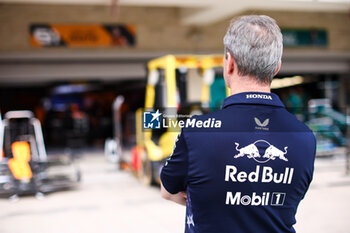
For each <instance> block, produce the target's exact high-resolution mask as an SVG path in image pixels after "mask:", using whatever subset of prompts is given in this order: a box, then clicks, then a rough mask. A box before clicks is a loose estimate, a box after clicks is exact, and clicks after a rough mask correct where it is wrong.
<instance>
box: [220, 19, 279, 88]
mask: <svg viewBox="0 0 350 233" xmlns="http://www.w3.org/2000/svg"><path fill="white" fill-rule="evenodd" d="M282 42H283V39H282V33H281V30H280V28H279V27H278V25H277V23H276V21H275V20H274V19H272V18H270V17H268V16H266V15H249V16H241V17H239V18H238V19H236V20H232V21H231V24H230V26H229V28H228V30H227V32H226V35H225V37H224V46H225V56H226V53H227V52H230V53H231V54H232V56H233V57H234V59H235V61H236V64H237V67H238V74H239V75H242V76H246V75H248V76H254V77H255V78H256V79H257V81H258V82H259V83H263V84H268V83H271V81H272V78H273V76H274V75H275V74H276V72H277V69H278V66H279V64H280V62H281V58H282V50H283V44H282Z"/></svg>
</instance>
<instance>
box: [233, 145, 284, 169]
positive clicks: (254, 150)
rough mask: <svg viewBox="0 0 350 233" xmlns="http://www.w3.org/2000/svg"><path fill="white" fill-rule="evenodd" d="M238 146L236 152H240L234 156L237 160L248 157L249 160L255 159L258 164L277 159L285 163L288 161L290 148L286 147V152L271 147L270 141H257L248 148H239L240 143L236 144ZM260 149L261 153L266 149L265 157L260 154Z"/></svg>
mask: <svg viewBox="0 0 350 233" xmlns="http://www.w3.org/2000/svg"><path fill="white" fill-rule="evenodd" d="M235 145H236V148H235V149H236V151H238V154H236V155H235V156H234V158H235V159H237V158H239V157H243V156H247V158H248V159H251V158H252V159H254V160H255V161H256V162H258V163H266V162H268V161H270V160H275V159H276V158H279V159H281V160H284V161H286V162H287V161H288V159H287V158H286V156H285V155H286V154H287V149H288V147H287V146H286V147H284V151H282V150H280V149H278V148H277V147H275V146H273V145H271V144H270V143H269V142H268V141H265V140H257V141H256V142H254V143H251V144H249V145H247V146H243V147H241V148H238V147H239V143H237V142H235ZM259 148H260V151H261V153H263V152H262V151H263V150H264V148H266V149H265V153H264V155H263V156H261V155H260V153H259Z"/></svg>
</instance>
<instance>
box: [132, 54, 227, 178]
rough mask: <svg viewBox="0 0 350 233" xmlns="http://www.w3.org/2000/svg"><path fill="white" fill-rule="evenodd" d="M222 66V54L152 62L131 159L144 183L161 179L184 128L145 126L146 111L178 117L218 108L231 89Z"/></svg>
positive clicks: (184, 56) (176, 57) (149, 63)
mask: <svg viewBox="0 0 350 233" xmlns="http://www.w3.org/2000/svg"><path fill="white" fill-rule="evenodd" d="M222 66H223V57H222V55H167V56H163V57H160V58H156V59H154V60H151V61H149V62H148V66H147V67H148V77H147V85H146V95H145V108H144V109H139V110H137V112H136V143H137V145H136V146H135V147H134V148H133V150H132V162H131V167H132V169H133V170H134V172H135V173H136V174H137V175H138V176H139V177H140V179H141V180H142V181H144V183H146V184H151V183H159V172H160V170H161V168H162V166H163V165H164V163H165V160H166V159H167V158H168V157H169V156H170V154H171V153H172V150H173V146H174V142H175V139H176V137H177V135H178V133H179V131H180V129H179V127H177V128H176V127H175V128H174V127H163V126H164V125H162V127H161V129H145V125H144V120H145V119H144V112H145V111H157V110H159V111H160V112H161V113H162V114H163V116H165V114H166V115H167V117H168V120H169V119H170V120H171V121H176V120H177V116H178V115H179V114H183V115H193V113H195V114H197V115H198V114H201V113H205V112H208V111H211V110H213V109H217V108H218V107H220V105H221V102H222V101H223V99H224V98H225V97H226V96H227V94H228V93H229V90H228V89H225V83H224V80H223V77H222ZM214 87H215V88H214ZM215 93H216V94H215ZM218 96H219V97H220V98H218ZM214 100H215V101H214ZM208 109H209V110H208Z"/></svg>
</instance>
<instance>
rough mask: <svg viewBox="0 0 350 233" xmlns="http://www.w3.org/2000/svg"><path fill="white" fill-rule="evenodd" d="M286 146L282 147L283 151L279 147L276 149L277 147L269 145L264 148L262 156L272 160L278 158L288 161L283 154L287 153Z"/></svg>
mask: <svg viewBox="0 0 350 233" xmlns="http://www.w3.org/2000/svg"><path fill="white" fill-rule="evenodd" d="M287 148H288V146H286V147H284V152H283V151H281V150H280V149H278V148H277V147H275V146H272V145H270V146H269V147H268V148H267V149H266V151H265V154H264V156H263V158H269V159H272V160H275V159H276V158H280V159H282V160H284V161H288V159H287V158H286V157H285V156H284V155H285V154H287Z"/></svg>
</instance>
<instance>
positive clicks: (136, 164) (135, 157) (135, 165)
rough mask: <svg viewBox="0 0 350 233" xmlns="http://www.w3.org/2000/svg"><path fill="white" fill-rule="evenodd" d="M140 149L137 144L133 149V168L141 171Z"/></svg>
mask: <svg viewBox="0 0 350 233" xmlns="http://www.w3.org/2000/svg"><path fill="white" fill-rule="evenodd" d="M139 151H140V149H139V148H138V147H137V146H135V147H133V148H132V150H131V169H132V170H134V171H139V169H140V153H139Z"/></svg>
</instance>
